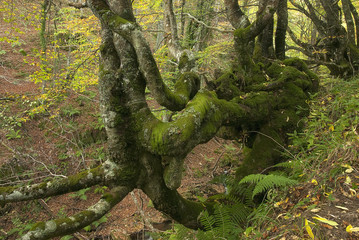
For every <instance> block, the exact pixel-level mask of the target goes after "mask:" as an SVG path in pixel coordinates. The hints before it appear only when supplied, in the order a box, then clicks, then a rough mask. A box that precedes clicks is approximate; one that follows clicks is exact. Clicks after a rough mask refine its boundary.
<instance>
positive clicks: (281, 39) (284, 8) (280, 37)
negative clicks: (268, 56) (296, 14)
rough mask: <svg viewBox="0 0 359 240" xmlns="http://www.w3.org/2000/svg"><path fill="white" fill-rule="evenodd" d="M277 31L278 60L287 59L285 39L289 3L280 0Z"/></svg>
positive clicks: (276, 49) (276, 48)
mask: <svg viewBox="0 0 359 240" xmlns="http://www.w3.org/2000/svg"><path fill="white" fill-rule="evenodd" d="M277 16H278V20H277V29H276V33H275V55H276V57H277V58H278V59H281V60H284V59H285V43H286V41H285V38H286V33H287V26H288V1H287V0H280V1H279V3H278V10H277Z"/></svg>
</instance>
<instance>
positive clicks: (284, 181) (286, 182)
mask: <svg viewBox="0 0 359 240" xmlns="http://www.w3.org/2000/svg"><path fill="white" fill-rule="evenodd" d="M263 176H264V177H263V178H262V179H261V180H260V181H259V182H258V183H257V184H256V186H255V188H254V190H253V193H252V198H254V197H255V196H256V195H257V194H259V193H262V192H265V191H267V190H269V189H272V188H276V187H286V186H291V185H294V184H297V183H298V181H296V180H293V179H290V178H287V177H284V176H279V175H263Z"/></svg>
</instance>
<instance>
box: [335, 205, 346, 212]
mask: <svg viewBox="0 0 359 240" xmlns="http://www.w3.org/2000/svg"><path fill="white" fill-rule="evenodd" d="M335 207H336V208H339V209H342V210H346V211H348V210H349V209H348V208H346V207H342V206H335Z"/></svg>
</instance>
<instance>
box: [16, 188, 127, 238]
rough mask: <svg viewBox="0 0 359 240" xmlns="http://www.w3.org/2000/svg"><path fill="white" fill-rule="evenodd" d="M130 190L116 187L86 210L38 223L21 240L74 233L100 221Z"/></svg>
mask: <svg viewBox="0 0 359 240" xmlns="http://www.w3.org/2000/svg"><path fill="white" fill-rule="evenodd" d="M131 190H132V189H130V188H128V187H116V188H114V189H112V191H111V192H109V193H106V194H104V195H103V196H102V198H101V199H100V201H98V202H97V203H96V204H95V205H93V206H91V207H89V208H88V209H87V210H85V211H82V212H80V213H77V214H75V215H73V216H71V217H66V218H59V219H55V220H50V221H47V222H39V223H37V224H35V226H34V227H33V228H32V229H31V230H30V231H29V232H28V233H27V234H25V235H24V236H23V237H22V238H21V239H22V240H33V239H37V240H39V239H50V238H54V237H57V236H64V235H66V234H71V233H74V232H76V231H78V230H80V229H82V228H84V227H86V226H87V225H90V224H91V223H92V222H94V221H96V220H98V219H100V218H101V217H102V216H104V215H105V214H106V213H107V212H108V211H110V210H111V209H112V208H113V207H114V206H115V205H116V204H117V203H119V202H120V201H121V200H122V199H123V198H124V197H126V195H127V194H128V193H129V192H130V191H131Z"/></svg>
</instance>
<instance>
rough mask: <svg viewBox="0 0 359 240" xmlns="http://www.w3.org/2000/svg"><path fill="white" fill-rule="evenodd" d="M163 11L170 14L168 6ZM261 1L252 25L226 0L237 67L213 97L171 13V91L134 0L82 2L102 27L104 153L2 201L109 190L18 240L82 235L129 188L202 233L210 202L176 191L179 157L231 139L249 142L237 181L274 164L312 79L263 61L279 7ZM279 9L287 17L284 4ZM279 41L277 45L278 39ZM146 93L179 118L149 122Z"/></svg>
mask: <svg viewBox="0 0 359 240" xmlns="http://www.w3.org/2000/svg"><path fill="white" fill-rule="evenodd" d="M165 3H166V4H168V5H167V7H171V6H172V4H171V1H167V2H165ZM261 3H262V5H261V8H260V11H259V12H258V14H257V16H256V19H255V20H254V21H253V22H251V21H250V20H249V18H248V16H246V15H245V14H244V13H243V11H242V10H241V9H240V7H239V6H238V2H237V1H232V0H226V1H225V6H226V7H227V13H228V19H229V21H230V22H231V24H232V25H233V27H234V28H235V29H236V30H235V31H234V39H235V50H236V52H235V56H236V60H235V61H233V64H232V67H231V68H230V69H228V70H227V71H226V72H225V73H223V74H222V75H221V76H220V77H219V78H218V79H216V80H215V81H213V82H212V83H211V84H210V88H211V89H205V88H203V89H199V77H198V76H197V74H196V73H195V72H193V71H191V70H192V64H193V63H194V61H195V58H192V57H191V56H190V53H188V51H185V50H183V49H181V48H182V46H179V47H178V46H177V45H176V39H175V37H176V34H174V32H175V31H176V29H174V28H176V24H174V19H172V20H171V18H172V17H173V15H172V12H173V11H169V15H168V17H166V19H169V21H170V22H171V21H172V23H170V24H171V25H170V27H171V35H172V38H171V39H174V40H175V41H173V43H174V44H175V48H174V50H175V51H173V52H174V54H173V55H174V56H176V57H177V59H178V62H179V68H180V73H181V74H180V75H179V78H178V79H177V81H176V83H175V85H174V89H173V90H171V89H170V88H169V87H168V86H167V85H166V84H165V83H164V81H163V78H162V76H161V74H160V71H159V69H158V67H157V65H156V61H155V60H154V58H153V54H152V51H151V48H150V46H149V44H148V43H147V41H146V39H145V38H144V36H143V34H142V30H141V28H140V27H139V25H138V24H137V23H136V18H135V16H134V13H133V9H132V2H131V1H130V0H106V1H105V0H88V1H87V5H88V6H89V7H90V9H91V10H92V12H93V13H94V14H95V16H96V17H97V18H98V19H99V20H100V22H101V38H102V43H101V46H100V62H99V91H100V108H101V112H102V118H103V120H104V125H105V128H106V133H107V137H108V140H107V141H108V145H109V149H108V154H107V157H106V161H105V162H104V163H103V164H101V165H99V166H97V167H94V168H91V169H89V170H84V171H82V172H80V173H78V174H75V175H72V176H66V177H63V178H60V179H59V178H55V179H51V180H48V181H45V182H41V183H37V184H34V185H28V186H9V187H0V202H1V203H2V204H6V203H10V202H17V201H26V200H30V199H38V198H45V197H49V196H54V195H59V194H64V193H67V192H72V191H77V190H79V189H83V188H87V187H90V186H94V185H99V186H106V187H107V188H106V189H107V190H106V192H105V193H104V194H103V196H102V198H101V199H100V200H99V201H98V202H97V203H96V204H95V205H93V206H91V207H89V208H88V209H87V210H85V211H82V212H79V213H77V214H75V215H73V216H71V217H65V218H60V219H55V220H50V221H47V222H40V223H38V224H36V225H35V226H34V227H33V228H32V229H31V230H30V231H29V232H28V233H27V234H26V235H24V236H23V239H48V238H51V237H55V236H60V235H65V234H69V233H72V232H74V231H76V230H79V229H81V228H83V227H85V226H87V225H89V224H90V223H91V222H93V221H95V220H97V219H99V218H101V217H102V216H103V215H104V214H106V213H107V212H108V211H109V210H110V209H111V208H113V207H114V206H115V205H116V204H117V203H119V202H120V201H121V200H122V199H123V198H124V197H125V196H126V195H127V194H128V193H129V192H130V191H132V190H133V189H135V188H138V189H142V190H143V192H144V193H145V194H146V195H147V196H148V197H149V198H150V199H151V200H152V202H153V204H154V206H155V208H156V209H158V210H160V211H162V212H163V213H166V214H167V215H168V216H170V217H172V218H173V219H174V220H176V221H178V222H179V223H182V224H184V225H185V226H187V227H190V228H198V227H201V224H200V222H199V221H198V217H199V216H200V214H201V212H202V211H203V210H204V209H207V210H209V211H211V210H213V205H214V203H213V202H203V203H199V202H195V201H189V200H187V199H185V198H183V197H182V196H181V195H180V194H179V193H178V192H177V190H176V189H177V188H178V187H179V186H180V183H181V177H182V172H183V160H184V158H185V156H186V155H187V154H188V153H189V152H190V151H191V150H192V149H193V148H194V147H195V146H196V145H198V144H199V143H203V142H206V141H208V140H210V139H211V138H212V137H213V136H215V135H216V134H221V136H226V137H228V138H230V137H231V138H239V137H241V136H242V135H243V134H249V137H248V140H247V142H246V144H247V146H248V147H250V148H252V150H251V151H249V153H248V155H247V157H246V159H245V160H244V163H243V165H242V166H241V168H240V169H239V170H238V171H237V179H240V178H242V177H243V176H245V175H247V174H248V173H252V172H256V171H258V170H259V169H264V168H265V167H266V166H268V165H272V164H273V163H275V162H278V161H280V160H281V159H280V155H279V153H278V148H279V147H280V146H283V145H286V144H287V143H288V139H287V136H286V133H287V132H292V131H293V130H294V129H297V128H298V122H300V121H299V120H300V119H301V117H303V116H305V115H306V114H307V110H306V109H307V103H306V100H307V98H308V93H309V92H310V91H315V90H316V85H317V81H318V79H317V77H316V75H314V74H313V73H312V72H311V71H309V70H308V68H307V66H306V65H305V64H304V63H303V62H302V61H300V60H298V59H287V60H285V61H279V60H278V61H274V60H271V61H267V59H268V57H269V56H267V55H265V54H263V55H262V53H263V52H266V51H265V50H268V49H269V48H268V47H267V45H264V44H262V40H261V41H259V40H258V39H260V34H261V33H263V31H264V29H265V28H266V27H267V26H268V23H269V22H271V19H272V18H273V14H275V13H276V11H277V10H276V9H278V1H276V0H268V1H266V2H264V1H263V2H261ZM282 8H283V9H284V10H285V5H283V6H282V7H281V10H283V9H282ZM279 15H280V16H282V13H281V14H279ZM284 22H285V20H284ZM281 26H282V25H281ZM281 30H283V29H281ZM281 30H279V32H281ZM277 31H278V30H277ZM277 35H278V36H279V38H282V37H283V33H278V34H277ZM262 39H263V38H262ZM272 40H273V36H272ZM280 44H282V41H278V45H277V46H276V47H277V48H278V56H280V58H282V55H281V54H282V53H281V52H280V51H281V50H280V49H281V47H279V45H280ZM258 46H259V48H262V49H264V51H260V50H261V49H258ZM178 50H179V51H178ZM177 53H179V54H177ZM254 53H255V54H254ZM279 53H280V54H279ZM252 56H254V57H252ZM188 60H190V61H188ZM146 87H147V88H148V89H149V91H150V92H151V94H152V96H153V97H154V98H155V99H156V101H157V102H158V103H159V104H160V105H162V106H163V107H165V108H167V109H168V110H170V111H174V112H176V113H177V115H176V118H175V120H173V121H171V122H163V121H161V120H159V119H157V118H156V117H155V116H154V115H153V113H152V112H151V110H150V109H149V106H148V105H147V102H146V98H145V89H146ZM254 163H255V164H254Z"/></svg>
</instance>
